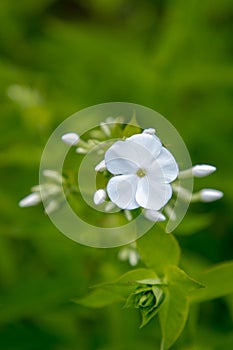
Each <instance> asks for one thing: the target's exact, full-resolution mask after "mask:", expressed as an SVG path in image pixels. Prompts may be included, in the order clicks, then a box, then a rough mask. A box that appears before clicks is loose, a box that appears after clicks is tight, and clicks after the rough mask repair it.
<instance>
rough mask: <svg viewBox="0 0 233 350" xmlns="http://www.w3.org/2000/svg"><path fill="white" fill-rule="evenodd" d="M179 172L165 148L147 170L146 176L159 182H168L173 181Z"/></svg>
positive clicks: (173, 159)
mask: <svg viewBox="0 0 233 350" xmlns="http://www.w3.org/2000/svg"><path fill="white" fill-rule="evenodd" d="M178 173H179V168H178V165H177V163H176V161H175V158H174V157H173V155H172V154H171V153H170V152H169V151H168V150H167V149H166V148H165V147H162V150H161V152H160V154H159V156H158V157H157V159H156V160H154V161H153V163H152V164H151V165H150V167H149V168H148V170H147V174H148V177H149V178H150V179H152V180H155V179H156V181H159V182H160V183H162V182H163V183H170V182H172V181H174V180H175V179H176V178H177V176H178Z"/></svg>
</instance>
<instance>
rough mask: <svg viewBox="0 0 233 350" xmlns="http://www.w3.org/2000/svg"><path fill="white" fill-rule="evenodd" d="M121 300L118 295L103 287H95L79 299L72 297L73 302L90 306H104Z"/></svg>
mask: <svg viewBox="0 0 233 350" xmlns="http://www.w3.org/2000/svg"><path fill="white" fill-rule="evenodd" d="M122 300H124V299H123V298H121V297H120V296H119V295H116V294H114V293H112V292H110V291H109V290H104V289H95V290H93V291H92V292H91V293H90V294H88V295H87V296H85V297H83V298H81V299H73V301H74V302H75V303H77V304H80V305H83V306H87V307H91V308H100V307H104V306H107V305H110V304H113V303H116V302H119V301H122Z"/></svg>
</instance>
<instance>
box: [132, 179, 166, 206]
mask: <svg viewBox="0 0 233 350" xmlns="http://www.w3.org/2000/svg"><path fill="white" fill-rule="evenodd" d="M171 196H172V188H171V185H169V184H166V183H159V182H156V181H151V179H149V178H148V177H147V176H145V177H143V178H141V179H140V180H139V181H138V187H137V192H136V201H137V202H138V204H139V205H140V206H141V207H143V208H146V209H152V210H160V209H161V208H162V207H163V206H164V205H165V204H166V203H167V202H168V201H169V199H170V198H171Z"/></svg>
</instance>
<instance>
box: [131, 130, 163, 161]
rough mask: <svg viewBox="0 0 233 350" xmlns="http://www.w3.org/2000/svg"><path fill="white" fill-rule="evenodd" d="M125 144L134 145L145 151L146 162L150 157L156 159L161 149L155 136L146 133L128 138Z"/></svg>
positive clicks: (159, 142)
mask: <svg viewBox="0 0 233 350" xmlns="http://www.w3.org/2000/svg"><path fill="white" fill-rule="evenodd" d="M126 142H127V143H129V142H130V143H132V142H133V143H134V144H135V143H136V144H137V145H139V146H141V148H142V149H143V150H144V151H145V150H146V151H147V153H148V155H147V160H149V158H150V157H152V158H157V157H158V155H159V153H160V152H161V149H162V144H161V141H160V139H159V138H158V137H157V136H155V135H150V134H147V133H144V134H136V135H133V136H131V137H129V138H128V139H127V140H126ZM141 152H142V151H141Z"/></svg>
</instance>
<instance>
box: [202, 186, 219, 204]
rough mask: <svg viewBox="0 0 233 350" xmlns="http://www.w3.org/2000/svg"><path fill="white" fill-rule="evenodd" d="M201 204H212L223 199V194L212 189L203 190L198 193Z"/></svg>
mask: <svg viewBox="0 0 233 350" xmlns="http://www.w3.org/2000/svg"><path fill="white" fill-rule="evenodd" d="M199 196H200V200H201V201H202V202H214V201H216V200H218V199H220V198H222V197H223V192H222V191H218V190H214V189H212V188H205V189H203V190H201V191H200V192H199Z"/></svg>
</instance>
